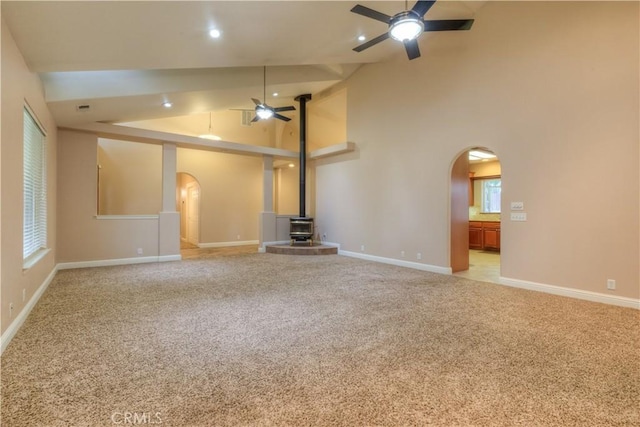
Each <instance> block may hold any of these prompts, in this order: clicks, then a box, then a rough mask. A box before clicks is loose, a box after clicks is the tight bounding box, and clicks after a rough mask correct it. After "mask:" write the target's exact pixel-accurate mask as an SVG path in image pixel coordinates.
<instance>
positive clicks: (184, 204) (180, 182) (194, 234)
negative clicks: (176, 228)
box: [176, 172, 200, 248]
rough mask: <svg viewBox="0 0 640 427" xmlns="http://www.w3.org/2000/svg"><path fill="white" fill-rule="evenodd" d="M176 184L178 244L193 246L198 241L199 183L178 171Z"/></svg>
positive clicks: (185, 246)
mask: <svg viewBox="0 0 640 427" xmlns="http://www.w3.org/2000/svg"><path fill="white" fill-rule="evenodd" d="M176 184H177V191H176V192H177V194H178V212H180V246H181V247H182V248H194V247H197V246H198V244H199V243H200V183H199V182H198V180H197V179H196V178H195V177H193V176H192V175H190V174H188V173H184V172H179V173H178V174H177V179H176Z"/></svg>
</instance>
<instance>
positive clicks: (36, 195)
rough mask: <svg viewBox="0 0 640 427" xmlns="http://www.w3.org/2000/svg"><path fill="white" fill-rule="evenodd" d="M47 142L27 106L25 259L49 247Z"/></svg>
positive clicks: (23, 253)
mask: <svg viewBox="0 0 640 427" xmlns="http://www.w3.org/2000/svg"><path fill="white" fill-rule="evenodd" d="M46 154H47V145H46V139H45V134H44V132H43V130H42V128H41V127H40V126H39V125H38V123H37V122H36V120H35V119H34V118H33V116H32V115H31V113H30V112H29V110H28V109H27V108H25V109H24V224H23V230H22V235H23V246H22V257H23V260H24V261H25V262H28V259H30V258H33V257H34V256H35V255H36V254H37V253H38V252H39V251H40V250H41V249H44V248H46V246H47V155H46Z"/></svg>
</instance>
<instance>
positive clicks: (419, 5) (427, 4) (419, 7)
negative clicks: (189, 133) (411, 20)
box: [411, 0, 435, 16]
mask: <svg viewBox="0 0 640 427" xmlns="http://www.w3.org/2000/svg"><path fill="white" fill-rule="evenodd" d="M434 3H435V1H424V0H420V1H417V2H416V4H414V5H413V8H412V9H411V10H413V11H414V12H416V13H418V14H419V15H420V16H424V15H425V14H426V13H427V12H428V11H429V9H431V6H433V4H434Z"/></svg>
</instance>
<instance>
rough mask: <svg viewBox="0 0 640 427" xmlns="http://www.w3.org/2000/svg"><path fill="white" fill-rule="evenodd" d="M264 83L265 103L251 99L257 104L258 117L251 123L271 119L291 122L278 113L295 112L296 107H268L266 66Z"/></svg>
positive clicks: (265, 68)
mask: <svg viewBox="0 0 640 427" xmlns="http://www.w3.org/2000/svg"><path fill="white" fill-rule="evenodd" d="M263 82H264V85H263V87H264V93H263V98H262V99H264V102H260V101H259V100H257V99H255V98H251V100H252V101H253V103H254V104H256V108H255V111H256V116H255V117H254V118H253V120H251V123H253V122H257V121H258V120H267V119H270V118H271V117H275V118H276V119H280V120H284V121H285V122H288V121H289V120H291V119H290V118H289V117H285V116H283V115H281V114H278V113H279V112H281V111H293V110H295V109H296V107H294V106H293V105H289V106H288V107H275V108H274V107H270V106H269V105H267V67H266V66H265V67H264V73H263Z"/></svg>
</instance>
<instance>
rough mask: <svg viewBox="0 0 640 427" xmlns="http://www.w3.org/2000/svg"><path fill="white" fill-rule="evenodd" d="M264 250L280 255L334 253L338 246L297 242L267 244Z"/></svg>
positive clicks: (336, 251)
mask: <svg viewBox="0 0 640 427" xmlns="http://www.w3.org/2000/svg"><path fill="white" fill-rule="evenodd" d="M265 251H266V252H267V253H270V254H281V255H336V254H337V253H338V248H337V247H336V246H327V245H322V244H313V245H308V244H304V245H303V244H297V245H285V244H283V245H267V247H266V248H265Z"/></svg>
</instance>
